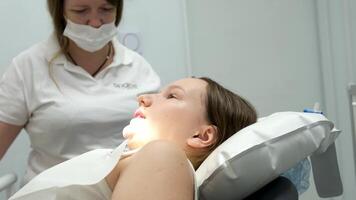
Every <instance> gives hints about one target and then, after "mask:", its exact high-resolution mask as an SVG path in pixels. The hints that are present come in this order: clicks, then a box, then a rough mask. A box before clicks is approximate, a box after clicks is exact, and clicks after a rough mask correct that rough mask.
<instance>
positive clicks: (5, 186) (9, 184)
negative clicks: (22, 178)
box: [0, 173, 17, 199]
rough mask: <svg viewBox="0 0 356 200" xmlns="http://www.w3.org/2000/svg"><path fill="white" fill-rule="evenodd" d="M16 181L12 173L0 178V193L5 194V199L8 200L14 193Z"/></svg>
mask: <svg viewBox="0 0 356 200" xmlns="http://www.w3.org/2000/svg"><path fill="white" fill-rule="evenodd" d="M16 181H17V176H16V174H14V173H8V174H5V175H2V176H0V193H1V192H5V199H8V198H9V197H10V196H11V195H12V194H13V193H14V192H15V183H16Z"/></svg>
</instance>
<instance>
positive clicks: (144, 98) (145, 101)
mask: <svg viewBox="0 0 356 200" xmlns="http://www.w3.org/2000/svg"><path fill="white" fill-rule="evenodd" d="M137 101H138V104H139V106H143V107H149V106H150V105H151V104H152V96H151V95H150V94H142V95H140V96H138V98H137Z"/></svg>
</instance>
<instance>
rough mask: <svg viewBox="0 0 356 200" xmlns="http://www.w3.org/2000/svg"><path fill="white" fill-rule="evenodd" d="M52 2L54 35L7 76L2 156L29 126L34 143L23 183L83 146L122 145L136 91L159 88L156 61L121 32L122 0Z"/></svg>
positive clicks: (1, 96)
mask: <svg viewBox="0 0 356 200" xmlns="http://www.w3.org/2000/svg"><path fill="white" fill-rule="evenodd" d="M47 4H48V10H49V13H50V15H51V17H52V19H53V25H54V33H53V34H52V35H51V36H50V37H49V38H48V39H47V40H45V41H43V42H41V43H39V44H36V45H34V46H33V47H31V48H30V49H28V50H26V51H24V52H22V53H21V54H19V55H18V56H16V57H15V58H14V59H13V60H12V62H11V64H10V66H9V68H8V70H7V71H6V72H5V74H4V75H3V77H2V78H1V79H0V159H1V158H2V157H3V156H4V155H5V153H6V151H7V150H8V148H9V147H10V146H11V144H12V143H13V141H14V140H15V138H16V137H17V136H18V135H19V133H20V132H21V130H22V129H24V130H25V131H26V132H27V133H28V136H29V138H30V142H31V148H32V149H31V152H30V154H29V157H28V166H27V170H26V174H25V177H24V183H26V182H28V181H29V180H31V179H32V178H33V177H35V176H36V175H37V174H39V173H40V172H42V171H44V170H45V169H47V168H50V167H52V166H54V165H56V164H59V163H61V162H63V161H65V160H68V159H70V158H72V157H74V156H77V155H79V154H82V153H84V152H87V151H90V150H93V149H97V148H115V147H117V146H118V145H119V144H120V143H121V142H122V141H123V138H122V133H121V132H122V129H123V128H124V126H125V125H126V124H128V123H129V120H130V118H131V116H132V113H133V112H134V110H135V107H136V105H137V103H136V96H137V95H138V94H141V93H149V92H152V91H156V90H158V88H159V86H160V79H159V77H158V76H157V74H156V73H155V72H154V70H153V69H152V67H151V66H150V64H149V63H147V61H146V60H145V59H144V58H143V57H141V56H140V55H138V54H137V53H135V52H133V51H131V50H129V49H128V48H126V47H125V46H123V45H122V44H120V43H119V41H118V40H117V39H116V37H115V36H116V35H117V26H118V25H119V22H120V20H121V15H122V10H123V0H47ZM23 153H25V152H23Z"/></svg>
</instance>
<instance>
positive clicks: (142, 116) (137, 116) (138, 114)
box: [133, 109, 146, 119]
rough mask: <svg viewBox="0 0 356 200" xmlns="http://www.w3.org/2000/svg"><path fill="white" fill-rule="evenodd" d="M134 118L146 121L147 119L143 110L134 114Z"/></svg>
mask: <svg viewBox="0 0 356 200" xmlns="http://www.w3.org/2000/svg"><path fill="white" fill-rule="evenodd" d="M133 117H134V118H143V119H145V118H146V117H145V115H143V113H142V112H141V110H140V109H137V110H136V111H135V113H134V116H133Z"/></svg>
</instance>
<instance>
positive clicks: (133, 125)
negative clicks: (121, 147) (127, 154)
mask: <svg viewBox="0 0 356 200" xmlns="http://www.w3.org/2000/svg"><path fill="white" fill-rule="evenodd" d="M147 132H148V126H147V122H146V120H145V119H144V118H142V117H135V118H133V119H132V120H131V121H130V124H129V125H127V126H126V127H125V128H124V130H123V131H122V135H123V136H124V138H125V139H130V138H132V137H133V136H134V135H137V134H138V135H147Z"/></svg>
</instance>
